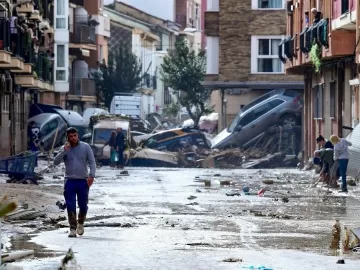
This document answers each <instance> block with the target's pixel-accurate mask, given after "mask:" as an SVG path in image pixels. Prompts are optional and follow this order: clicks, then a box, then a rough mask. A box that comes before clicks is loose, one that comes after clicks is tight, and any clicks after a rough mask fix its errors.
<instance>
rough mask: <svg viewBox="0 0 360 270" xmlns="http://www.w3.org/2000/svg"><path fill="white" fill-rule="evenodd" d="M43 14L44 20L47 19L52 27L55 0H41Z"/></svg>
mask: <svg viewBox="0 0 360 270" xmlns="http://www.w3.org/2000/svg"><path fill="white" fill-rule="evenodd" d="M40 3H41V6H40V8H41V10H40V12H41V14H42V15H43V18H44V19H47V20H48V21H49V22H50V25H53V23H54V4H53V3H54V1H53V0H41V1H40Z"/></svg>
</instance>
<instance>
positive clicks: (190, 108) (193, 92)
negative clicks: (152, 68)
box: [160, 40, 213, 126]
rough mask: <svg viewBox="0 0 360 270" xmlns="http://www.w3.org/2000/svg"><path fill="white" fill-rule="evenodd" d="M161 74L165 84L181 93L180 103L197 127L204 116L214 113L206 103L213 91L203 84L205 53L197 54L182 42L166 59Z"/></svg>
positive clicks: (177, 44)
mask: <svg viewBox="0 0 360 270" xmlns="http://www.w3.org/2000/svg"><path fill="white" fill-rule="evenodd" d="M160 74H161V76H162V80H163V82H164V84H166V85H167V86H168V87H171V88H172V89H174V90H175V91H179V103H180V104H181V106H183V107H185V108H186V110H187V112H188V113H189V115H190V117H191V119H192V120H193V121H194V125H195V126H198V125H199V121H200V117H201V116H202V115H203V114H208V113H211V112H213V109H212V108H210V107H209V106H208V105H207V103H206V101H207V100H208V99H209V98H210V94H211V90H209V89H206V88H205V87H204V86H203V85H202V84H201V82H202V81H203V80H204V77H205V52H204V51H200V52H198V53H197V52H195V51H194V50H192V49H190V48H189V47H188V46H187V43H186V41H185V40H181V41H180V42H178V43H176V45H175V50H173V51H169V54H168V55H167V56H166V57H165V58H164V62H163V64H162V65H161V71H160Z"/></svg>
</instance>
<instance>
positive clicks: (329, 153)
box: [314, 148, 337, 187]
mask: <svg viewBox="0 0 360 270" xmlns="http://www.w3.org/2000/svg"><path fill="white" fill-rule="evenodd" d="M314 156H315V157H317V158H319V159H320V160H321V161H322V164H323V165H322V169H321V172H320V177H321V178H322V179H323V181H324V182H325V183H326V184H328V185H331V186H332V187H337V186H336V185H335V186H334V184H333V181H331V180H332V179H331V177H332V178H333V175H334V173H333V172H332V167H333V165H334V150H333V149H331V148H327V149H324V148H323V149H320V150H316V151H315V152H314ZM335 184H336V182H335Z"/></svg>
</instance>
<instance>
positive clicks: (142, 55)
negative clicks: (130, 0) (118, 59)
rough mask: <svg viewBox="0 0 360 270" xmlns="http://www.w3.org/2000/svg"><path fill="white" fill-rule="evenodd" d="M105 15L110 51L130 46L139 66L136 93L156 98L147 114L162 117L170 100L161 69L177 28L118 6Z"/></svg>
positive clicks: (141, 12)
mask: <svg viewBox="0 0 360 270" xmlns="http://www.w3.org/2000/svg"><path fill="white" fill-rule="evenodd" d="M105 13H106V15H107V16H108V17H109V18H110V21H111V37H110V44H111V45H110V49H111V50H114V49H116V46H118V45H119V44H121V42H122V43H126V44H131V48H132V51H133V53H134V54H135V55H136V56H137V58H138V59H139V61H140V63H141V65H142V72H141V76H142V77H143V80H142V82H141V83H140V85H139V86H138V90H139V92H140V93H142V94H146V95H153V96H154V98H155V106H154V108H152V107H151V108H148V113H152V112H157V113H160V114H161V113H162V111H163V109H164V107H166V105H167V104H169V103H171V102H172V96H171V93H170V91H169V89H167V88H166V86H165V85H164V84H163V82H162V80H161V76H160V68H161V64H162V63H163V59H164V57H165V56H166V55H167V51H168V50H170V49H173V48H174V45H175V42H176V38H177V37H178V35H179V34H178V33H179V27H178V26H177V25H176V24H175V23H174V22H171V21H168V20H164V19H161V18H159V17H155V16H153V15H150V14H148V13H146V12H143V11H142V10H139V9H137V8H135V7H132V6H129V5H127V4H124V3H121V2H117V3H115V4H114V6H112V7H106V8H105ZM151 106H152V105H151ZM147 107H148V106H147Z"/></svg>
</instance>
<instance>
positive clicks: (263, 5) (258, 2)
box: [251, 0, 285, 9]
mask: <svg viewBox="0 0 360 270" xmlns="http://www.w3.org/2000/svg"><path fill="white" fill-rule="evenodd" d="M251 6H252V9H285V0H251Z"/></svg>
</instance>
